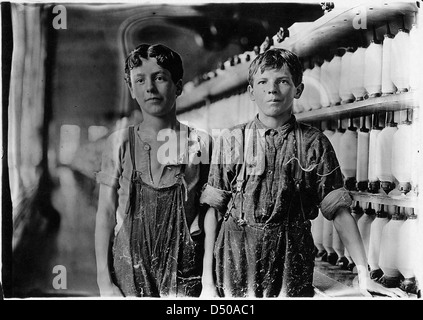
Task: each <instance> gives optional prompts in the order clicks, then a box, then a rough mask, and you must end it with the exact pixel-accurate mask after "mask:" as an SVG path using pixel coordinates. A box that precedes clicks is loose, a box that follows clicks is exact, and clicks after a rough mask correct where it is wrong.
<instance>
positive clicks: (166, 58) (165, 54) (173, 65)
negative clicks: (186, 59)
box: [125, 43, 184, 85]
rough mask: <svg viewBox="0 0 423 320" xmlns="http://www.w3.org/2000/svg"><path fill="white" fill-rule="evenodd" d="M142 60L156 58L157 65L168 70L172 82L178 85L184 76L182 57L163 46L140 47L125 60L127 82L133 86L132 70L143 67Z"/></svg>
mask: <svg viewBox="0 0 423 320" xmlns="http://www.w3.org/2000/svg"><path fill="white" fill-rule="evenodd" d="M141 58H144V59H149V58H156V60H157V64H158V65H159V66H161V67H162V68H165V69H166V70H168V71H169V72H170V74H171V77H172V81H173V82H174V83H175V84H176V83H177V82H178V81H179V80H182V77H183V76H184V68H183V65H182V59H181V56H180V55H179V54H178V53H177V52H175V51H173V50H172V49H170V48H168V47H166V46H165V45H162V44H154V45H151V44H147V43H143V44H140V45H138V46H137V47H136V48H135V49H134V50H133V51H131V53H129V55H128V57H127V58H126V60H125V81H126V82H127V83H128V84H129V85H131V70H132V69H133V68H136V67H139V66H141V65H142V61H141Z"/></svg>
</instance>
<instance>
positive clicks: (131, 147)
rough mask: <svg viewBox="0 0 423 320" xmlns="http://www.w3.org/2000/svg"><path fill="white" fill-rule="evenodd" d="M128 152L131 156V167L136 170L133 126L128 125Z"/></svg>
mask: <svg viewBox="0 0 423 320" xmlns="http://www.w3.org/2000/svg"><path fill="white" fill-rule="evenodd" d="M128 130H129V154H130V156H131V162H132V169H133V170H136V166H135V130H134V126H129V128H128Z"/></svg>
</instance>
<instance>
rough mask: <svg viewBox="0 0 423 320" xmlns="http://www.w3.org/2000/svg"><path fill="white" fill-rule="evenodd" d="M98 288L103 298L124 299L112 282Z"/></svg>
mask: <svg viewBox="0 0 423 320" xmlns="http://www.w3.org/2000/svg"><path fill="white" fill-rule="evenodd" d="M98 288H99V289H100V296H101V297H124V295H123V294H122V292H121V291H120V289H119V288H118V287H117V286H116V285H114V284H113V283H111V282H108V283H103V284H101V285H99V286H98Z"/></svg>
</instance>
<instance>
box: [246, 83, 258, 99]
mask: <svg viewBox="0 0 423 320" xmlns="http://www.w3.org/2000/svg"><path fill="white" fill-rule="evenodd" d="M247 89H248V94H249V95H250V99H251V101H256V98H255V97H254V88H253V87H252V86H251V84H249V85H248V87H247Z"/></svg>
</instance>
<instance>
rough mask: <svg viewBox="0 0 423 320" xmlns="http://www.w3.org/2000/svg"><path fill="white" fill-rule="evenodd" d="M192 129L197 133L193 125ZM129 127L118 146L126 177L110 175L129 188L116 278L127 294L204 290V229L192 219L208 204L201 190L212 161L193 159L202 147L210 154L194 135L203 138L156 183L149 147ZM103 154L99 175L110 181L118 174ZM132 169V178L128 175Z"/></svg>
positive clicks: (119, 234)
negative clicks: (195, 230)
mask: <svg viewBox="0 0 423 320" xmlns="http://www.w3.org/2000/svg"><path fill="white" fill-rule="evenodd" d="M187 132H189V136H190V137H191V138H192V136H191V134H193V130H188V131H187ZM128 133H129V134H127V136H128V140H127V141H126V140H124V141H125V143H124V144H123V145H120V148H118V150H121V152H119V156H120V157H121V158H120V159H119V161H116V162H115V163H123V165H122V166H121V167H120V170H119V172H120V175H121V177H120V178H117V177H116V178H115V179H109V180H111V181H112V182H113V183H112V186H113V185H114V183H118V185H119V189H118V190H121V189H123V188H125V190H124V191H122V192H124V193H122V194H125V197H124V199H125V200H126V203H125V208H124V210H123V212H120V211H119V209H122V208H118V213H119V214H120V219H121V223H120V225H119V228H118V230H117V231H116V233H115V237H114V241H113V248H112V253H113V254H112V258H113V259H112V260H113V261H112V263H113V272H112V279H113V281H114V283H115V284H116V285H117V286H118V287H119V288H120V290H121V291H122V292H123V294H124V295H125V296H138V297H178V296H181V297H186V296H199V294H200V292H201V272H202V256H203V238H202V235H201V233H200V234H199V235H198V234H194V233H193V232H192V229H193V228H192V222H193V221H198V220H199V219H200V218H199V217H198V215H200V214H201V213H202V214H204V208H201V207H200V206H199V193H200V191H201V183H202V182H203V180H202V179H201V177H204V176H207V173H208V171H207V166H208V165H209V164H208V161H207V162H205V164H200V162H199V161H193V160H194V158H193V157H195V156H196V157H201V152H202V151H204V152H205V153H206V154H207V153H208V150H204V149H205V147H206V146H207V145H206V144H203V143H198V144H196V143H195V141H196V142H201V141H200V140H201V139H197V138H195V139H193V141H194V142H193V141H191V142H193V143H187V148H185V149H184V148H183V149H182V150H183V151H184V152H183V153H182V157H180V158H179V159H180V160H181V161H180V163H179V162H178V163H175V164H174V165H172V167H171V170H170V169H169V170H166V169H165V171H164V173H163V175H162V177H161V179H160V185H159V187H155V186H153V185H152V184H151V183H148V181H150V182H152V181H151V180H148V178H149V176H150V177H151V174H148V173H150V168H149V163H150V161H149V160H148V157H147V160H146V159H145V157H143V156H142V155H147V156H148V155H149V153H148V152H149V150H150V148H148V147H145V146H146V144H145V143H144V144H143V148H142V150H143V151H142V150H139V149H140V148H139V147H140V143H139V142H140V139H138V141H137V137H136V134H135V133H134V130H133V127H130V128H129V131H128ZM138 138H139V137H138ZM126 144H127V145H126ZM137 150H138V151H141V152H138V153H137ZM191 154H192V155H191ZM140 155H141V158H139V156H140ZM184 155H185V156H184ZM137 156H138V157H137ZM111 158H112V159H116V158H113V156H112V157H111ZM103 160H105V161H103V165H102V169H103V168H104V171H103V170H102V173H101V174H100V175H98V178H99V180H100V181H104V182H106V183H107V182H110V181H107V179H108V178H110V177H113V176H112V175H110V174H107V173H106V169H109V168H110V164H111V163H110V157H109V153H108V151H107V150H106V151H105V155H104V157H103ZM136 160H141V161H139V162H137V161H136ZM185 160H186V161H185ZM128 162H129V164H130V166H128V165H127V163H128ZM115 163H113V165H115ZM139 164H141V167H139ZM115 167H116V165H115ZM114 169H116V168H114ZM128 170H129V171H130V174H129V181H125V179H126V178H125V175H126V174H128V172H126V171H128ZM202 170H206V171H205V172H203V171H202ZM170 172H171V173H170ZM101 179H103V180H101ZM144 179H146V181H145V180H144ZM121 181H123V182H124V183H122V184H121ZM162 184H163V185H162ZM120 200H121V199H119V203H120ZM195 217H197V218H195Z"/></svg>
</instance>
